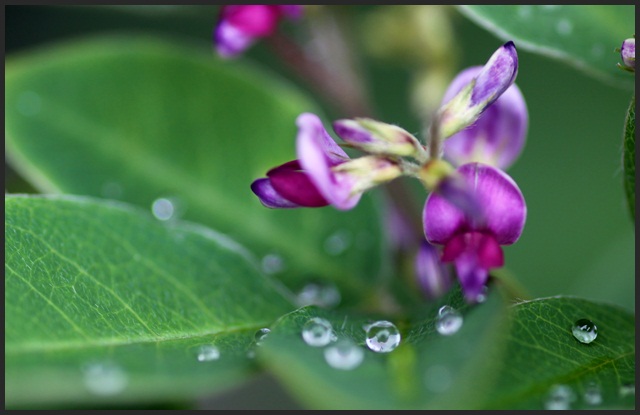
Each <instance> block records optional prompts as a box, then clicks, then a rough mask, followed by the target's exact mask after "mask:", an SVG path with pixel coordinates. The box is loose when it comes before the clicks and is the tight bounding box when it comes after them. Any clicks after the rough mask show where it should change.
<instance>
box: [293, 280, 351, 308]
mask: <svg viewBox="0 0 640 415" xmlns="http://www.w3.org/2000/svg"><path fill="white" fill-rule="evenodd" d="M340 299H341V297H340V291H338V287H336V286H335V285H334V284H332V283H322V282H310V283H308V284H306V285H305V286H304V287H303V288H302V290H300V291H299V292H298V294H297V296H296V301H297V304H298V307H304V306H308V305H317V306H319V307H324V308H332V307H335V306H336V305H338V304H339V303H340Z"/></svg>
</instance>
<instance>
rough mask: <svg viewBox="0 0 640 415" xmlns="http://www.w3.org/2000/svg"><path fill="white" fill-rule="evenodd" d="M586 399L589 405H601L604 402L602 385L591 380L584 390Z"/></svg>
mask: <svg viewBox="0 0 640 415" xmlns="http://www.w3.org/2000/svg"><path fill="white" fill-rule="evenodd" d="M584 401H585V402H586V403H587V404H588V405H600V404H601V403H602V392H601V391H600V386H598V384H597V383H595V382H590V383H589V384H588V385H587V387H586V388H585V390H584Z"/></svg>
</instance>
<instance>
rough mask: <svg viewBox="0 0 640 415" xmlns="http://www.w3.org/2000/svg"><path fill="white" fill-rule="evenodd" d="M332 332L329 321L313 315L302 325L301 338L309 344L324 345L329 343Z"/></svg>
mask: <svg viewBox="0 0 640 415" xmlns="http://www.w3.org/2000/svg"><path fill="white" fill-rule="evenodd" d="M332 334H333V327H332V326H331V323H329V321H327V320H325V319H323V318H320V317H314V318H312V319H311V320H309V321H307V322H306V323H305V324H304V326H302V339H303V340H304V342H305V343H307V344H308V345H309V346H314V347H322V346H326V345H327V344H329V343H331V337H332Z"/></svg>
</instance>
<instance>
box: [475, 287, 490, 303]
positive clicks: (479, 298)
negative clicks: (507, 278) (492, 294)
mask: <svg viewBox="0 0 640 415" xmlns="http://www.w3.org/2000/svg"><path fill="white" fill-rule="evenodd" d="M488 294H489V287H487V286H486V285H485V286H483V287H482V291H481V292H480V294H478V296H477V297H476V303H478V304H480V303H484V302H485V301H487V295H488Z"/></svg>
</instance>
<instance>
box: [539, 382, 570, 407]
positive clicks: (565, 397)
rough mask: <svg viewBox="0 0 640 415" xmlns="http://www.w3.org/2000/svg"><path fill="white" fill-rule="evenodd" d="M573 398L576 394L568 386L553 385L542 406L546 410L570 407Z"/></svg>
mask: <svg viewBox="0 0 640 415" xmlns="http://www.w3.org/2000/svg"><path fill="white" fill-rule="evenodd" d="M575 400H576V395H575V393H574V392H573V390H572V389H571V388H570V387H569V386H567V385H553V386H552V387H551V390H550V391H549V394H548V395H547V399H546V400H545V402H544V408H545V409H548V410H564V409H570V408H571V404H572V403H573V402H574V401H575Z"/></svg>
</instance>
